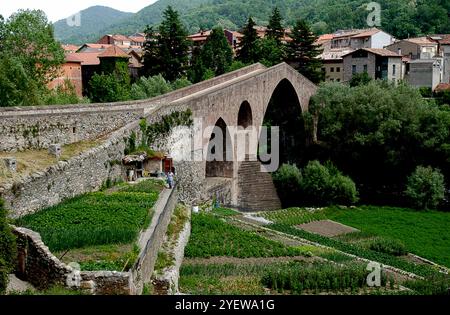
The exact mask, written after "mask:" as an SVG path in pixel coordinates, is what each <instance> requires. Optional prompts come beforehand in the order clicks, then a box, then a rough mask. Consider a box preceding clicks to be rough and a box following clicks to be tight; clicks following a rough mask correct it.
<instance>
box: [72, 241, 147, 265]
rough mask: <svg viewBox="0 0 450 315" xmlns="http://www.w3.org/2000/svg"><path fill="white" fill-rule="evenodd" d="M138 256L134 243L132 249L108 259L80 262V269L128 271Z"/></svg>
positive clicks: (137, 247)
mask: <svg viewBox="0 0 450 315" xmlns="http://www.w3.org/2000/svg"><path fill="white" fill-rule="evenodd" d="M138 256H139V246H138V245H136V244H135V245H134V246H133V249H132V250H131V251H129V252H127V253H124V254H123V255H121V256H120V257H117V258H115V259H110V260H109V259H108V260H95V261H84V262H80V267H81V270H86V271H104V270H107V271H119V272H120V271H128V270H130V269H131V268H132V267H133V265H134V263H135V262H136V260H137V258H138Z"/></svg>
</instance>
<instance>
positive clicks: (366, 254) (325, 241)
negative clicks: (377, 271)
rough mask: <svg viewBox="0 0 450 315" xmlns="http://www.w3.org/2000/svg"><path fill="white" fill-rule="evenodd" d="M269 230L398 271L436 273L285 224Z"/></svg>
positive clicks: (429, 268) (424, 266)
mask: <svg viewBox="0 0 450 315" xmlns="http://www.w3.org/2000/svg"><path fill="white" fill-rule="evenodd" d="M268 227H269V228H271V229H273V230H276V231H280V232H283V233H286V234H290V235H294V236H298V237H300V238H303V239H307V240H309V241H312V242H316V243H319V244H321V245H324V246H329V247H333V248H335V249H337V250H340V251H342V252H345V253H348V254H352V255H355V256H359V257H362V258H365V259H369V260H373V261H377V262H379V263H381V264H385V265H390V266H392V267H396V268H398V269H402V270H405V271H408V272H411V273H414V274H417V275H420V276H424V277H425V276H430V275H432V274H434V273H436V272H437V270H435V269H434V268H432V267H430V266H426V265H417V264H414V263H411V262H408V261H406V260H403V259H401V258H398V257H394V256H391V255H388V254H385V253H379V252H376V251H373V250H369V249H365V248H363V247H361V246H358V245H356V244H349V243H345V242H342V241H339V240H336V239H331V238H328V237H325V236H321V235H318V234H313V233H309V232H306V231H304V230H300V229H297V228H295V227H291V226H289V225H286V224H271V225H269V226H268Z"/></svg>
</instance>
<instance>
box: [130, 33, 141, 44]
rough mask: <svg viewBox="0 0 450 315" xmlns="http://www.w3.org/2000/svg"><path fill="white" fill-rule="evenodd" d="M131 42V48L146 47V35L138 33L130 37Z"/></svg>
mask: <svg viewBox="0 0 450 315" xmlns="http://www.w3.org/2000/svg"><path fill="white" fill-rule="evenodd" d="M129 39H130V40H131V46H139V47H144V45H145V34H144V33H136V34H133V35H131V36H130V37H129Z"/></svg>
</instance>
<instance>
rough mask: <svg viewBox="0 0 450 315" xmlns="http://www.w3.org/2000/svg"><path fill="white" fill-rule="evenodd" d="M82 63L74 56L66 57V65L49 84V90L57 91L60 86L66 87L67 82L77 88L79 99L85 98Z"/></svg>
mask: <svg viewBox="0 0 450 315" xmlns="http://www.w3.org/2000/svg"><path fill="white" fill-rule="evenodd" d="M81 64H82V61H81V60H80V59H79V58H77V56H76V55H74V54H68V55H66V59H65V62H64V64H63V65H62V66H61V68H60V70H59V73H58V74H59V75H58V77H57V78H55V79H54V80H52V81H51V82H50V83H49V84H48V88H49V89H56V88H57V87H58V86H64V85H65V83H66V82H70V84H71V85H72V86H73V87H74V88H75V93H76V94H77V96H78V97H82V96H83V81H82V72H81Z"/></svg>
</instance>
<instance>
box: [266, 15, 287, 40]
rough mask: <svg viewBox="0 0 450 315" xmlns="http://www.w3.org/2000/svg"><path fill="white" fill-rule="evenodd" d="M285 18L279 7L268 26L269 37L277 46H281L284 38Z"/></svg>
mask: <svg viewBox="0 0 450 315" xmlns="http://www.w3.org/2000/svg"><path fill="white" fill-rule="evenodd" d="M282 21H283V17H282V16H281V13H280V10H279V9H278V7H275V8H274V9H273V11H272V16H271V17H270V20H269V24H268V25H267V37H268V38H270V39H273V40H275V42H276V43H277V46H281V40H282V39H283V37H284V27H283V25H282Z"/></svg>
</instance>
